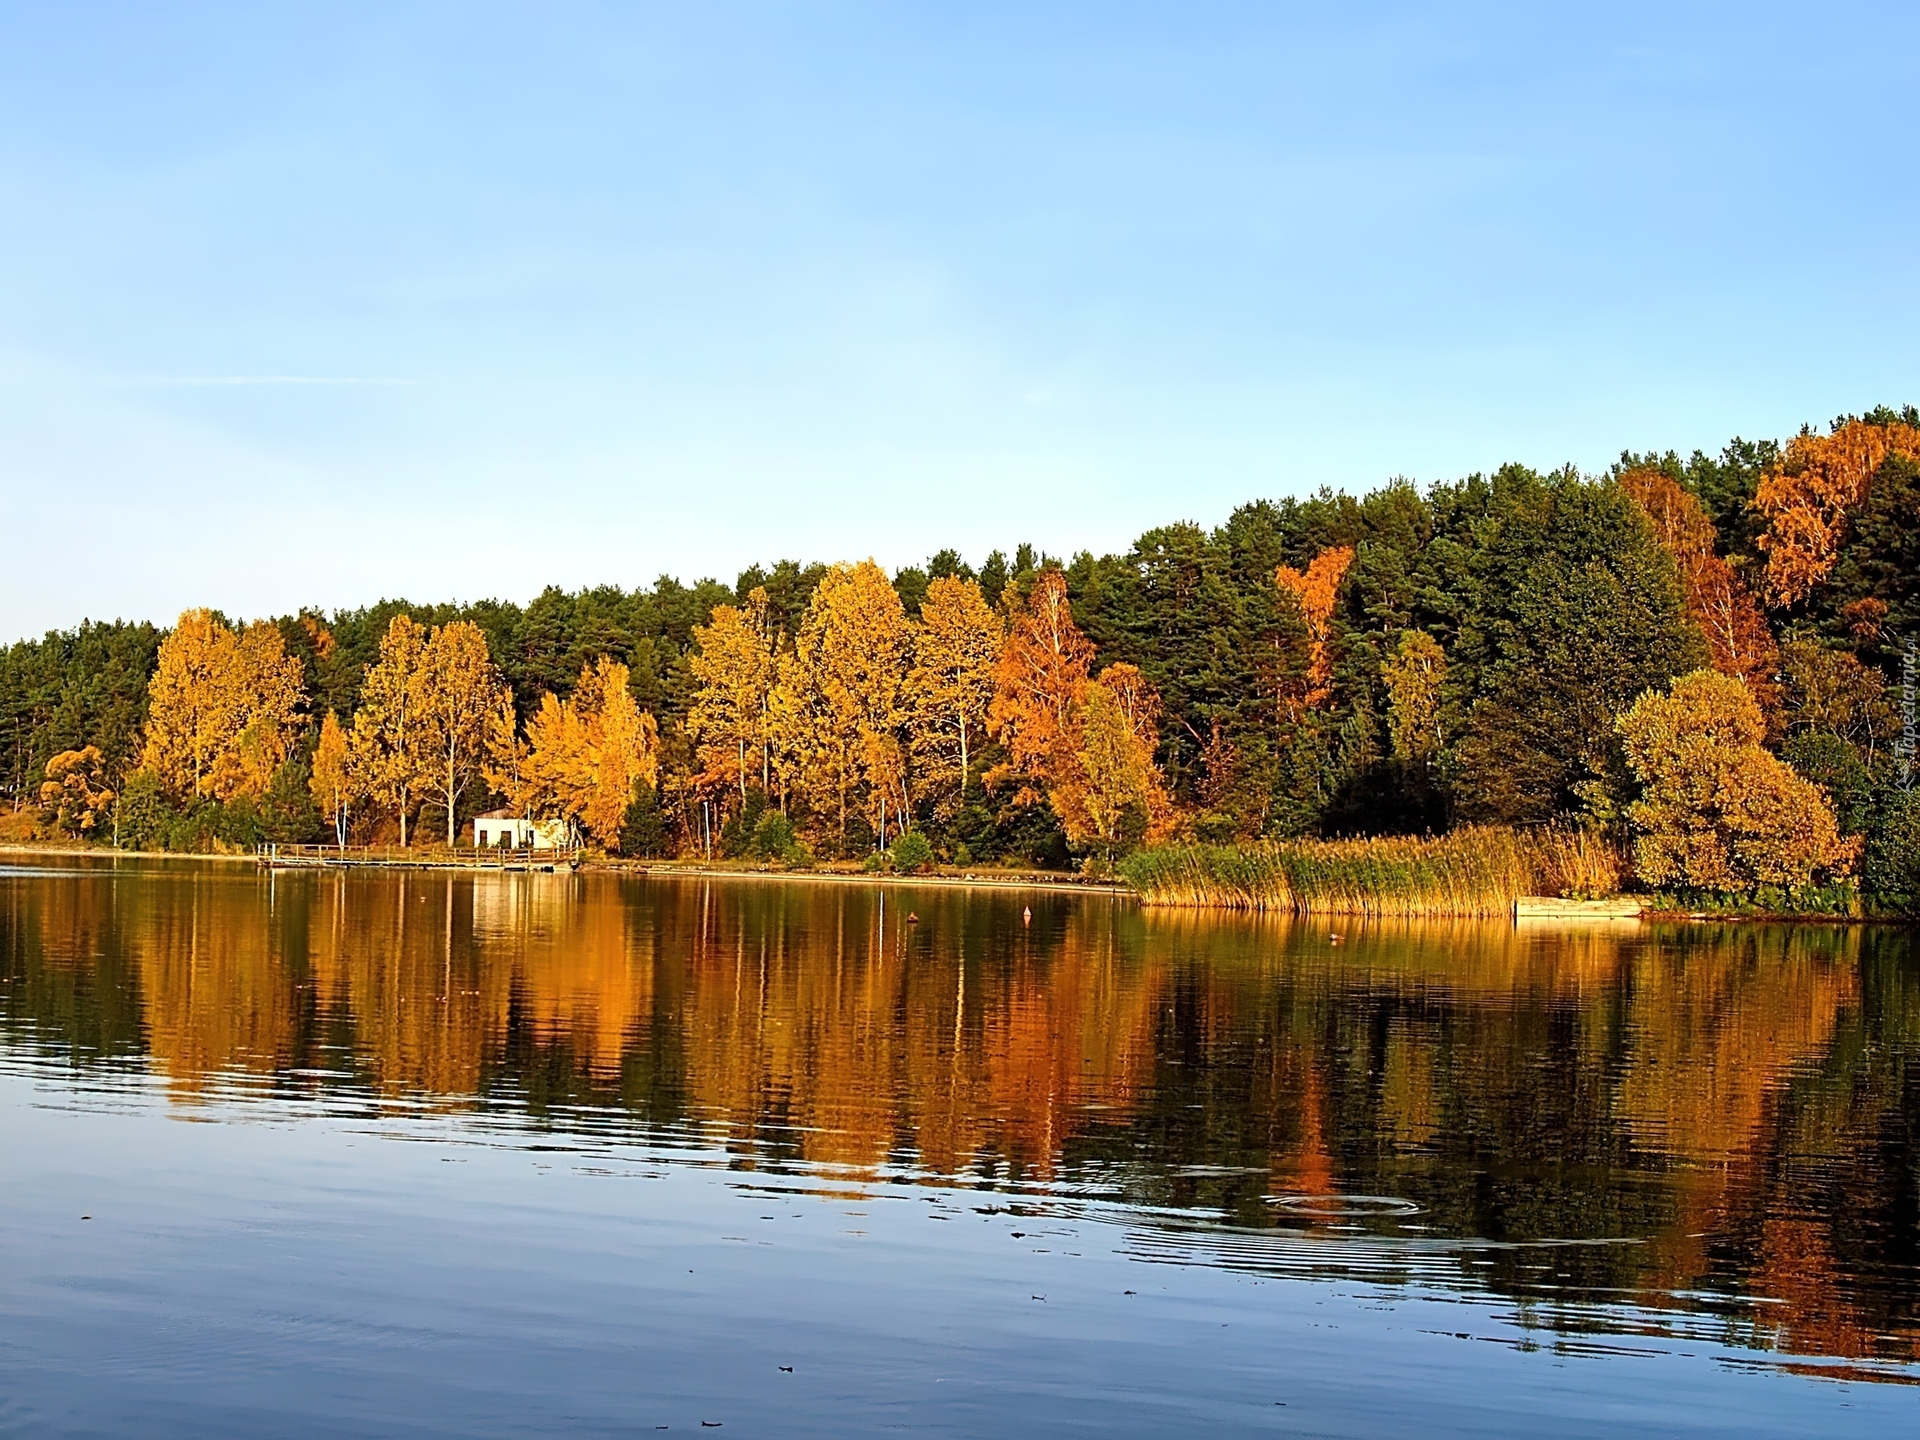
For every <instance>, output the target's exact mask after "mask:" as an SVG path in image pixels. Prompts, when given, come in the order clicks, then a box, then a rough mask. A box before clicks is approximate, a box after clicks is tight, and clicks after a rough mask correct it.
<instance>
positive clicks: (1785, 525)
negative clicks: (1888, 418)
mask: <svg viewBox="0 0 1920 1440" xmlns="http://www.w3.org/2000/svg"><path fill="white" fill-rule="evenodd" d="M1889 455H1906V456H1920V430H1916V429H1915V428H1914V427H1913V426H1911V425H1902V424H1898V423H1896V424H1891V425H1874V424H1869V423H1868V422H1866V421H1864V420H1850V421H1848V422H1847V423H1846V424H1844V425H1842V426H1840V428H1839V429H1837V430H1835V431H1834V432H1833V434H1831V435H1815V434H1813V433H1811V432H1809V433H1807V434H1803V435H1798V436H1796V437H1795V438H1794V439H1793V440H1792V442H1791V443H1789V444H1788V446H1787V448H1786V451H1785V453H1783V454H1782V455H1781V457H1780V459H1779V461H1778V462H1777V463H1776V464H1774V465H1773V466H1772V467H1771V468H1769V469H1768V471H1767V473H1766V474H1765V475H1763V476H1761V477H1760V484H1759V485H1758V486H1757V487H1756V488H1755V490H1754V494H1753V508H1754V509H1755V510H1756V511H1758V512H1759V513H1760V514H1761V515H1762V516H1764V517H1765V518H1766V522H1767V529H1766V533H1765V534H1763V535H1762V536H1761V537H1760V549H1761V550H1762V552H1764V553H1765V555H1766V557H1767V589H1768V591H1769V593H1770V595H1771V597H1772V600H1773V603H1774V604H1776V605H1793V604H1797V603H1798V602H1800V601H1801V600H1804V599H1806V597H1807V596H1808V595H1809V594H1811V593H1812V591H1813V588H1814V586H1816V585H1818V584H1819V583H1820V582H1821V581H1822V580H1824V579H1826V577H1827V574H1828V572H1830V571H1831V570H1832V569H1833V567H1834V563H1835V562H1836V561H1837V560H1838V559H1839V558H1840V547H1841V544H1842V543H1843V542H1844V541H1845V539H1846V533H1847V515H1848V512H1849V511H1851V510H1852V509H1853V508H1854V507H1855V506H1857V505H1858V504H1859V503H1860V502H1861V501H1862V500H1863V499H1865V498H1866V493H1867V485H1868V483H1869V482H1870V481H1871V480H1872V479H1873V475H1874V472H1875V471H1877V470H1878V469H1879V468H1880V467H1881V465H1883V464H1885V463H1886V459H1887V457H1888V456H1889Z"/></svg>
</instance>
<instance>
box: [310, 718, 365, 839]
mask: <svg viewBox="0 0 1920 1440" xmlns="http://www.w3.org/2000/svg"><path fill="white" fill-rule="evenodd" d="M307 789H308V790H309V792H310V793H311V794H312V795H313V803H314V804H315V805H316V806H317V807H318V808H319V811H320V813H321V814H322V815H324V816H325V817H326V820H327V823H328V824H329V825H331V826H333V837H334V841H335V843H336V844H338V845H339V846H340V847H341V848H342V849H345V848H346V844H347V815H348V812H349V811H350V810H351V809H352V808H353V803H354V801H356V800H358V799H359V798H360V791H359V785H358V780H357V777H356V776H355V775H354V770H353V747H352V745H351V743H350V742H349V740H348V738H347V732H346V729H345V728H344V727H343V726H342V725H341V724H340V717H339V716H338V715H336V714H334V713H333V711H331V710H329V711H328V712H327V718H326V719H324V720H322V721H321V722H320V743H319V744H318V745H317V746H315V747H314V751H313V773H312V774H311V775H310V776H308V777H307Z"/></svg>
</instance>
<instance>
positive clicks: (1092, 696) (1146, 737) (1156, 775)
mask: <svg viewBox="0 0 1920 1440" xmlns="http://www.w3.org/2000/svg"><path fill="white" fill-rule="evenodd" d="M1159 717H1160V697H1159V696H1158V695H1156V694H1155V693H1154V691H1153V687H1152V686H1151V685H1150V684H1148V682H1147V679H1146V677H1145V676H1143V675H1142V674H1141V673H1140V671H1139V670H1138V669H1136V668H1135V667H1134V666H1132V665H1109V666H1108V667H1107V668H1106V669H1105V670H1103V671H1101V672H1100V676H1099V678H1098V679H1096V680H1093V681H1091V682H1090V683H1089V684H1088V685H1087V688H1086V693H1085V696H1084V698H1083V699H1082V700H1081V702H1080V704H1079V705H1078V706H1077V707H1076V709H1075V712H1074V714H1073V717H1072V722H1071V723H1072V732H1073V736H1074V739H1075V742H1076V743H1075V751H1074V763H1073V765H1072V767H1071V768H1070V769H1069V770H1068V771H1067V772H1066V773H1065V774H1063V775H1062V776H1061V777H1060V778H1059V779H1058V780H1057V781H1056V783H1055V784H1054V785H1053V786H1052V787H1051V788H1050V789H1049V791H1048V792H1047V798H1048V801H1049V802H1050V803H1051V804H1052V806H1053V808H1054V812H1055V813H1056V814H1057V815H1059V817H1060V823H1061V826H1062V827H1063V828H1064V829H1065V830H1066V832H1067V839H1068V840H1069V841H1070V842H1071V843H1072V844H1074V845H1075V846H1076V847H1080V848H1083V849H1085V848H1095V847H1097V848H1098V849H1100V850H1101V851H1103V852H1104V853H1105V854H1107V855H1108V856H1111V855H1112V854H1113V852H1114V851H1115V850H1116V849H1117V848H1119V847H1121V846H1122V845H1126V844H1132V843H1137V842H1139V841H1140V840H1143V839H1144V840H1159V839H1162V838H1164V837H1165V836H1166V834H1167V833H1168V832H1169V831H1170V830H1171V829H1172V824H1173V817H1174V810H1173V802H1172V799H1171V797H1170V796H1169V795H1168V794H1167V789H1166V784H1165V782H1164V780H1163V779H1162V778H1161V775H1160V771H1159V768H1158V767H1157V766H1156V765H1155V764H1154V761H1153V752H1154V749H1155V747H1156V746H1157V745H1158V744H1159V734H1158V729H1157V726H1158V722H1159Z"/></svg>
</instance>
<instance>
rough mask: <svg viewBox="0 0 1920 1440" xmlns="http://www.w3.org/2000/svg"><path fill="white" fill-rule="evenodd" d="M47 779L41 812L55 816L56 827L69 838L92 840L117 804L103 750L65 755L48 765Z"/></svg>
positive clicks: (86, 749)
mask: <svg viewBox="0 0 1920 1440" xmlns="http://www.w3.org/2000/svg"><path fill="white" fill-rule="evenodd" d="M46 775H47V778H46V779H45V780H44V781H43V782H42V783H41V785H40V806H41V808H42V809H43V810H47V811H49V812H51V814H52V817H53V823H54V824H55V825H56V826H57V827H58V828H59V829H61V830H62V831H64V832H65V833H66V834H68V835H78V836H80V837H82V838H87V837H91V836H92V835H93V834H94V832H95V831H96V830H97V829H98V828H99V826H100V824H101V822H102V821H104V820H105V819H106V818H107V816H108V815H109V814H111V813H112V810H113V801H114V792H113V790H112V788H111V787H109V786H108V784H107V778H106V761H105V759H104V758H103V757H102V756H101V754H100V749H99V747H98V746H96V745H87V746H84V747H83V748H81V749H79V750H65V751H62V752H61V753H60V754H58V755H55V756H54V757H53V758H52V759H50V760H48V761H47V770H46Z"/></svg>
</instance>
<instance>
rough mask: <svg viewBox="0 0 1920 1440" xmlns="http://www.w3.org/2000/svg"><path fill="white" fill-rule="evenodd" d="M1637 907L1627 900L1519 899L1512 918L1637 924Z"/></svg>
mask: <svg viewBox="0 0 1920 1440" xmlns="http://www.w3.org/2000/svg"><path fill="white" fill-rule="evenodd" d="M1640 910H1641V904H1640V902H1639V901H1638V900H1636V899H1633V898H1631V897H1629V896H1622V895H1614V896H1611V897H1609V898H1608V899H1605V900H1563V899H1560V898H1559V897H1558V896H1553V895H1522V896H1520V897H1519V898H1518V899H1517V900H1515V901H1514V902H1513V918H1514V920H1515V921H1516V922H1518V921H1521V920H1638V919H1639V918H1640Z"/></svg>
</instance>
